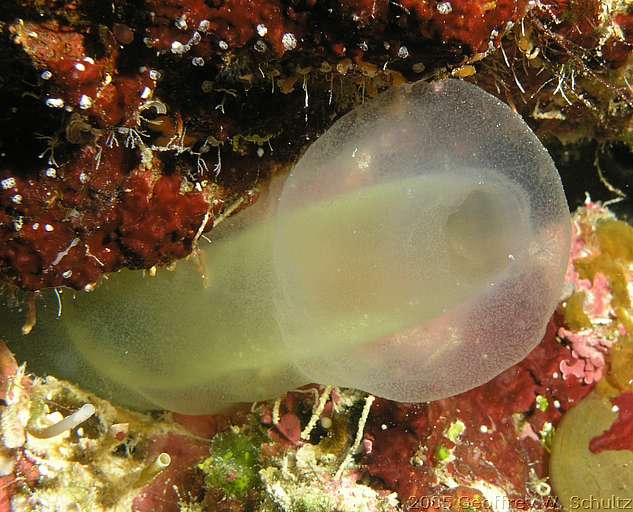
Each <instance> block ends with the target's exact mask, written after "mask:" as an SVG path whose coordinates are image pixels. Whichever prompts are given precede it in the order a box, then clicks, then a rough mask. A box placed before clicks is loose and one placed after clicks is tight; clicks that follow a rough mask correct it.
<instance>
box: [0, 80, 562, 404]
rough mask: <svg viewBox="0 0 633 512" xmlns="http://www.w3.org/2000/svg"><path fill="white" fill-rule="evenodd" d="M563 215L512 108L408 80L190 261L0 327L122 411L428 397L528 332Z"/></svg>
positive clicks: (551, 181) (447, 390)
mask: <svg viewBox="0 0 633 512" xmlns="http://www.w3.org/2000/svg"><path fill="white" fill-rule="evenodd" d="M569 224H570V222H569V211H568V209H567V206H566V203H565V198H564V194H563V190H562V186H561V182H560V178H559V176H558V173H557V172H556V169H555V167H554V164H553V163H552V161H551V159H550V157H549V156H548V154H547V152H546V150H545V149H544V148H543V146H542V145H541V144H540V142H539V141H538V139H537V138H536V136H535V135H534V134H533V133H532V132H531V131H530V129H529V127H528V126H527V125H526V124H525V123H524V122H523V121H522V120H521V118H520V117H519V116H518V115H517V114H515V113H513V112H512V111H511V110H510V108H508V107H507V106H506V105H504V104H503V103H502V102H500V101H499V100H498V99H496V98H494V97H492V96H490V95H488V94H487V93H485V92H484V91H482V90H481V89H479V88H478V87H476V86H473V85H471V84H468V83H465V82H461V81H457V80H447V81H441V82H435V83H431V84H428V83H422V82H419V83H415V84H412V85H408V86H404V87H400V88H394V89H392V90H390V91H388V92H386V93H383V94H381V95H380V96H378V97H377V98H375V99H372V100H370V101H368V102H366V103H365V104H364V105H362V106H360V107H358V108H356V109H354V110H353V111H352V112H350V113H349V114H347V115H345V116H344V117H342V118H341V119H340V120H338V121H337V122H336V123H334V125H333V126H332V127H331V128H330V129H329V130H327V131H326V132H325V133H324V134H323V135H322V136H321V137H320V138H319V139H318V140H317V141H316V142H315V143H314V144H312V145H311V146H310V147H309V148H308V150H307V151H306V153H305V154H304V155H303V156H302V157H301V158H300V160H299V161H298V163H297V164H296V165H295V166H294V168H293V169H292V170H291V172H290V174H289V175H288V176H287V177H279V178H277V180H276V181H275V182H274V184H273V185H272V186H271V187H270V188H269V189H268V193H267V194H264V197H263V198H262V199H260V200H259V201H258V203H257V204H256V205H255V206H253V207H249V208H247V209H246V210H244V211H243V212H241V213H239V214H237V215H235V216H233V217H231V218H229V219H228V220H226V221H224V222H223V223H222V224H220V225H219V226H218V227H217V228H215V229H214V230H213V231H212V232H211V233H210V236H211V243H210V244H207V243H206V242H203V243H202V244H201V250H202V258H201V259H200V261H203V262H204V269H205V270H204V272H203V271H202V270H201V267H200V265H199V264H197V263H196V260H193V259H192V260H189V261H184V262H179V263H178V265H177V268H176V270H175V271H174V272H170V271H166V270H161V271H159V272H158V275H157V276H156V277H153V278H150V277H147V276H145V275H144V274H143V273H141V272H138V271H122V272H119V273H117V274H116V275H112V276H110V278H109V279H107V280H104V281H103V282H102V283H100V285H99V286H98V287H97V289H96V290H95V291H94V292H93V293H90V294H83V293H82V294H74V293H71V292H70V291H65V292H64V293H63V294H62V297H61V299H60V302H59V304H58V301H57V297H56V296H55V295H54V293H53V292H46V293H44V294H43V295H44V298H43V300H42V301H41V303H40V307H39V312H38V313H39V316H38V324H37V326H36V327H35V329H34V330H33V332H32V333H31V334H30V335H29V336H28V337H26V338H22V337H21V336H20V335H19V334H18V333H19V327H20V321H21V317H20V316H19V315H17V314H16V312H15V311H11V310H8V309H3V310H2V311H0V320H1V321H2V324H1V325H2V326H3V327H2V332H0V335H1V336H2V337H4V338H6V339H8V340H9V341H10V342H11V347H12V349H13V350H15V351H16V352H17V353H18V356H20V357H22V358H25V359H26V360H28V362H29V365H30V368H31V369H32V370H34V371H39V372H51V373H53V374H55V375H58V376H62V377H66V378H69V379H70V380H73V381H75V382H78V383H79V384H82V385H83V386H86V387H88V388H90V389H93V390H95V391H98V392H99V393H101V394H103V395H105V396H106V397H108V398H114V399H115V400H117V401H119V402H123V403H126V404H129V405H133V406H136V407H161V408H167V409H171V410H174V411H179V412H185V413H206V412H211V411H213V410H216V409H217V408H219V407H220V406H221V405H223V404H226V403H230V402H236V401H252V400H259V399H264V398H271V397H274V396H276V395H278V394H279V393H282V392H283V391H285V390H288V389H292V388H293V387H297V386H299V385H302V384H306V383H309V382H317V383H323V384H333V385H339V386H349V387H354V388H359V389H362V390H365V391H368V392H371V393H374V394H377V395H379V396H383V397H386V398H390V399H395V400H400V401H424V400H431V399H436V398H441V397H446V396H449V395H452V394H455V393H459V392H461V391H465V390H467V389H469V388H472V387H474V386H476V385H478V384H481V383H483V382H486V381H487V380H489V379H491V378H492V377H494V376H495V375H497V374H498V373H500V372H501V371H503V370H504V369H506V368H507V367H509V366H511V365H512V364H514V363H515V362H517V361H519V360H520V359H521V358H523V357H524V356H525V355H526V354H527V353H528V352H529V350H531V349H532V348H533V347H534V346H535V345H536V344H537V343H538V342H539V340H540V339H541V337H542V335H543V333H544V330H545V326H546V324H547V321H548V319H549V317H550V315H551V314H552V312H553V310H554V307H555V305H556V303H557V302H558V300H559V297H560V294H561V289H562V282H563V274H564V270H565V267H566V263H567V257H568V251H569V237H570V234H569V231H570V225H569ZM202 273H204V274H205V278H203V277H202ZM60 305H61V306H62V308H61V309H62V314H61V318H60V319H58V318H57V314H58V310H59V306H60ZM5 326H6V327H5Z"/></svg>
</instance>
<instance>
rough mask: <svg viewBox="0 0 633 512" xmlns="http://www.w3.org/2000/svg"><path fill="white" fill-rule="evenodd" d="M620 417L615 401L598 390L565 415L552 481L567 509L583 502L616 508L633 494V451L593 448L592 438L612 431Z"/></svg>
mask: <svg viewBox="0 0 633 512" xmlns="http://www.w3.org/2000/svg"><path fill="white" fill-rule="evenodd" d="M616 418H617V412H615V411H614V410H613V405H612V404H611V402H610V401H609V400H607V399H606V398H603V397H601V396H600V395H599V394H598V393H596V392H594V393H592V394H591V395H589V396H588V397H587V398H586V399H585V400H583V401H582V402H581V403H580V404H578V405H577V406H576V407H574V408H573V409H571V410H570V411H569V412H568V413H567V414H566V415H565V416H564V418H563V420H562V422H561V423H560V425H559V427H558V429H557V431H556V434H555V436H554V440H553V443H552V458H551V460H550V473H551V478H552V483H553V484H554V489H555V491H556V493H557V495H558V497H559V499H560V503H561V505H562V507H563V510H566V511H569V510H579V509H580V508H581V506H582V504H583V503H594V504H596V503H597V504H599V505H600V506H599V507H597V508H594V509H595V510H616V509H617V508H618V506H617V505H618V502H622V501H623V500H627V499H630V498H631V496H633V472H632V471H631V468H632V467H633V452H632V451H630V450H605V451H602V452H600V453H592V452H591V451H590V449H589V443H590V442H591V440H592V439H593V438H595V437H597V436H600V435H601V434H602V433H603V432H605V431H606V430H608V429H609V428H610V427H611V425H612V424H613V422H614V421H615V420H616ZM620 508H621V507H620Z"/></svg>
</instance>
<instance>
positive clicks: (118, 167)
mask: <svg viewBox="0 0 633 512" xmlns="http://www.w3.org/2000/svg"><path fill="white" fill-rule="evenodd" d="M0 20H1V21H0V68H1V69H2V72H1V73H0V77H1V78H0V280H1V281H3V282H5V283H9V284H11V285H15V286H17V287H19V288H22V289H24V290H31V291H34V290H38V289H42V288H46V287H62V286H63V287H70V288H75V289H86V290H90V289H92V288H93V287H94V286H96V285H97V283H98V281H99V279H100V277H101V276H102V275H104V274H106V273H108V272H113V271H116V270H118V269H120V268H124V267H130V268H143V269H151V271H154V269H155V268H156V267H157V266H162V265H168V264H170V263H171V262H173V261H175V260H177V259H179V258H182V257H184V256H186V255H188V254H190V253H191V252H192V251H194V250H195V247H196V244H197V242H198V241H199V239H200V238H201V237H202V236H204V233H206V232H207V231H209V230H210V229H211V228H212V226H213V225H214V223H217V222H218V221H219V220H220V219H221V218H223V215H226V214H229V213H231V212H234V211H236V210H237V209H239V208H242V207H244V206H247V205H248V204H250V203H251V202H253V201H254V200H256V197H257V191H258V186H259V185H261V184H262V183H265V182H266V180H267V178H268V177H269V176H270V175H271V174H272V173H274V172H277V171H279V170H283V169H284V168H287V167H288V166H289V165H290V164H291V163H292V162H293V161H294V159H296V157H297V156H298V155H299V154H300V152H301V150H302V149H303V148H305V147H306V146H307V145H308V144H309V143H310V141H313V140H314V139H315V138H316V137H318V135H319V134H320V133H322V132H323V130H324V129H326V128H327V126H329V125H330V124H331V123H332V121H333V120H334V119H336V118H337V117H338V116H340V115H341V114H343V113H345V112H346V111H348V110H349V109H351V108H352V107H353V106H354V105H355V104H358V103H360V102H362V101H363V99H364V98H366V97H370V96H374V95H375V94H377V93H378V92H379V91H380V90H382V89H384V88H386V87H389V86H390V85H392V84H398V83H403V82H406V81H413V80H418V79H425V80H431V79H433V78H439V77H445V76H449V75H453V76H456V77H461V78H464V79H468V80H472V81H475V82H476V83H478V84H479V85H480V86H481V87H483V88H484V89H486V90H488V91H489V92H491V93H493V94H496V95H498V96H499V97H500V98H501V99H502V100H504V101H506V102H507V103H509V104H510V105H511V106H512V107H513V108H515V109H516V110H517V111H518V112H520V113H521V114H522V115H523V116H524V117H525V118H526V119H527V120H528V122H529V123H530V124H531V125H532V126H533V128H534V129H535V130H536V131H537V133H538V134H539V135H540V136H541V138H543V139H544V140H549V141H558V143H572V142H579V141H583V140H593V141H597V143H598V144H600V145H601V146H600V147H601V148H602V147H603V146H602V145H603V144H612V143H619V144H621V145H623V146H624V147H627V146H630V145H631V141H632V140H633V139H632V136H631V112H633V109H632V105H631V102H632V100H631V97H632V93H631V85H630V84H631V80H630V77H631V71H630V66H629V64H630V60H631V48H632V43H633V28H632V27H633V15H632V14H631V4H630V2H626V1H602V0H584V1H581V2H567V1H562V0H559V1H551V2H526V1H523V0H521V1H518V2H515V1H510V0H499V1H496V2H495V1H492V2H490V1H483V0H482V1H467V0H453V1H446V2H443V1H435V0H424V1H411V0H403V1H402V2H388V1H387V0H372V1H359V2H352V1H342V2H314V1H290V0H284V1H282V0H256V1H246V0H228V1H219V0H218V1H212V0H208V1H204V0H178V1H176V0H170V1H147V2H141V3H138V2H131V1H127V0H116V1H114V2H111V3H100V2H90V1H41V0H37V1H28V0H12V1H10V2H8V4H7V5H6V6H5V7H4V8H3V12H2V13H0Z"/></svg>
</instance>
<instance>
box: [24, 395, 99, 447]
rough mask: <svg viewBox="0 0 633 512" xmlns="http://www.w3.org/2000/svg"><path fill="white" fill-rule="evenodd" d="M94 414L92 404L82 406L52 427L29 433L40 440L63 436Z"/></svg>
mask: <svg viewBox="0 0 633 512" xmlns="http://www.w3.org/2000/svg"><path fill="white" fill-rule="evenodd" d="M94 413H95V406H94V405H92V404H84V405H82V406H81V407H80V408H79V409H77V410H76V411H75V412H73V413H72V414H69V415H68V416H66V417H65V418H64V419H63V420H61V421H58V422H57V423H55V424H54V425H51V426H49V427H46V428H45V429H42V430H40V431H38V432H30V434H31V435H33V436H34V437H38V438H40V439H49V438H51V437H55V436H58V435H60V434H63V433H64V432H66V431H67V430H71V429H73V428H75V427H76V426H78V425H80V424H82V423H83V422H84V421H86V420H87V419H88V418H90V417H91V416H92V415H93V414H94Z"/></svg>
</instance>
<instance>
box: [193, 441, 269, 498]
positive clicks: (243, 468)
mask: <svg viewBox="0 0 633 512" xmlns="http://www.w3.org/2000/svg"><path fill="white" fill-rule="evenodd" d="M256 446H257V444H256V443H255V442H254V440H253V438H252V437H251V436H248V435H246V434H243V433H241V432H233V431H229V432H222V433H220V434H217V435H216V436H215V437H214V438H213V440H212V441H211V455H210V456H209V457H208V458H206V459H205V460H204V461H203V462H201V463H200V464H199V465H198V468H199V469H200V470H201V471H202V472H203V473H204V475H205V484H206V486H207V487H208V488H213V489H218V490H221V491H222V492H223V493H224V494H225V495H226V496H227V497H229V498H236V499H238V498H244V497H246V496H247V495H248V494H249V492H251V491H252V490H253V489H256V488H258V487H260V486H261V479H260V477H259V470H260V469H261V461H260V453H259V450H258V449H257V447H256Z"/></svg>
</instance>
